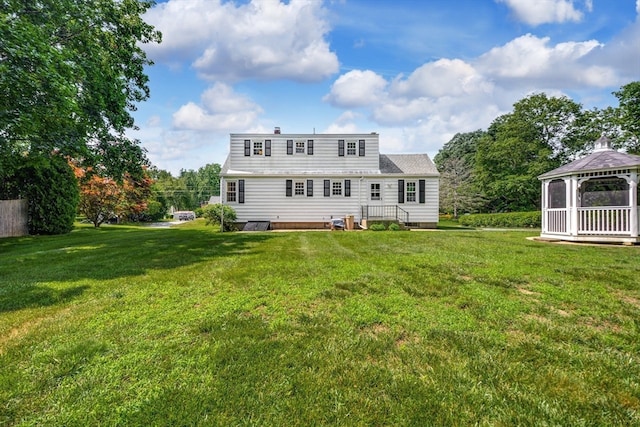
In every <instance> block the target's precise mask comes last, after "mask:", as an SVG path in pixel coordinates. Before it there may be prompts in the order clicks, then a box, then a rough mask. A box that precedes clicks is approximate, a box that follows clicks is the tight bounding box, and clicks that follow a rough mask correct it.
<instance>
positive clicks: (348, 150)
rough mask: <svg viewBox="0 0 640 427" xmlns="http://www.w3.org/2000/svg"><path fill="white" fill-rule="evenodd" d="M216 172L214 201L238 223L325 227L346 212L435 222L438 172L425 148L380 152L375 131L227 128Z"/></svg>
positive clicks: (360, 217) (415, 223)
mask: <svg viewBox="0 0 640 427" xmlns="http://www.w3.org/2000/svg"><path fill="white" fill-rule="evenodd" d="M230 139H231V141H230V150H229V156H228V157H227V160H226V162H225V164H224V166H223V167H222V171H221V173H220V177H221V182H220V188H221V201H222V203H224V204H227V205H229V206H231V207H233V209H234V210H235V211H236V214H237V222H238V225H242V226H244V225H246V224H247V223H249V224H251V223H256V222H261V223H263V224H265V223H267V224H268V226H269V227H271V228H273V229H278V228H327V227H329V226H330V224H331V220H332V219H336V218H345V217H347V218H348V217H350V216H353V219H354V222H355V223H356V226H361V227H366V224H367V222H370V221H371V220H380V219H384V220H395V221H398V222H400V223H403V224H405V225H406V226H410V227H421V228H434V227H435V226H436V224H437V222H438V184H439V173H438V171H437V169H436V167H435V165H434V164H433V162H432V161H431V159H429V156H427V155H426V154H400V155H384V154H380V151H379V135H378V134H377V133H370V134H281V133H280V130H279V128H276V130H275V132H274V133H273V134H231V136H230Z"/></svg>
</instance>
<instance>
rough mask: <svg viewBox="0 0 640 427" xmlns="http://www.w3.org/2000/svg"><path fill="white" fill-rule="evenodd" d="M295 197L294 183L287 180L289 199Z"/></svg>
mask: <svg viewBox="0 0 640 427" xmlns="http://www.w3.org/2000/svg"><path fill="white" fill-rule="evenodd" d="M291 196H293V181H292V180H290V179H288V180H287V197H291Z"/></svg>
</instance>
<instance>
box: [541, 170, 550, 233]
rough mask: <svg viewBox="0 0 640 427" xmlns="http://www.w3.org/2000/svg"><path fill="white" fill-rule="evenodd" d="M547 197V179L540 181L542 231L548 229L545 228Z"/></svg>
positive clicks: (544, 231)
mask: <svg viewBox="0 0 640 427" xmlns="http://www.w3.org/2000/svg"><path fill="white" fill-rule="evenodd" d="M548 198H549V181H548V180H544V181H542V200H540V211H541V212H542V215H541V218H540V219H541V220H542V224H541V226H542V232H543V233H546V232H547V231H548V228H547V199H548Z"/></svg>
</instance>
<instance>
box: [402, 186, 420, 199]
mask: <svg viewBox="0 0 640 427" xmlns="http://www.w3.org/2000/svg"><path fill="white" fill-rule="evenodd" d="M409 184H413V191H412V192H409ZM409 194H413V200H409ZM404 202H405V203H418V181H405V183H404Z"/></svg>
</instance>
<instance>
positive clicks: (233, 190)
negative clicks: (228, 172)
mask: <svg viewBox="0 0 640 427" xmlns="http://www.w3.org/2000/svg"><path fill="white" fill-rule="evenodd" d="M237 194H238V187H237V182H236V181H227V202H235V201H236V198H237Z"/></svg>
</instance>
